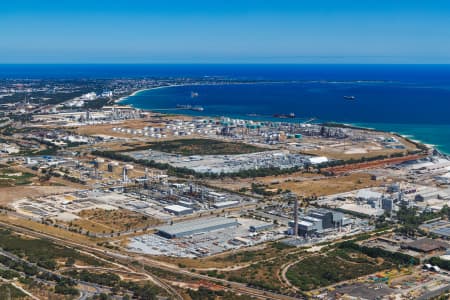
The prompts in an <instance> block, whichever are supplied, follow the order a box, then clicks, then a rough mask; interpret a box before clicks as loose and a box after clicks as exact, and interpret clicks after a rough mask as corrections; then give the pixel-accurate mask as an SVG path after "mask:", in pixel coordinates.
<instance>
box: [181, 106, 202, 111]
mask: <svg viewBox="0 0 450 300" xmlns="http://www.w3.org/2000/svg"><path fill="white" fill-rule="evenodd" d="M177 109H184V110H193V111H203V110H204V108H203V106H199V105H190V104H177Z"/></svg>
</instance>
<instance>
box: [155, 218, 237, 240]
mask: <svg viewBox="0 0 450 300" xmlns="http://www.w3.org/2000/svg"><path fill="white" fill-rule="evenodd" d="M239 225H240V224H239V223H238V221H237V220H236V219H234V218H224V217H218V218H210V219H197V220H193V221H186V222H181V223H176V224H173V225H166V226H162V227H159V228H157V230H158V234H159V235H161V236H163V237H166V238H169V239H173V238H179V237H184V236H189V235H193V234H197V233H202V232H210V231H213V230H218V229H223V228H229V227H236V226H239Z"/></svg>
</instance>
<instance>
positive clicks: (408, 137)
mask: <svg viewBox="0 0 450 300" xmlns="http://www.w3.org/2000/svg"><path fill="white" fill-rule="evenodd" d="M237 84H242V83H237ZM191 85H195V84H172V85H165V86H157V87H152V88H146V89H141V90H137V91H135V92H133V93H131V94H130V95H128V96H124V97H122V98H120V99H118V100H116V101H115V103H120V102H123V101H126V100H128V99H129V98H131V97H133V96H136V95H138V94H140V93H142V92H144V91H150V90H156V89H163V88H170V87H181V86H191ZM128 105H130V106H132V107H136V106H134V105H133V104H132V103H130V104H128ZM139 109H143V108H139ZM143 110H146V111H152V112H158V113H163V114H164V112H160V111H158V110H152V109H148V108H145V109H143ZM177 114H178V115H185V116H190V117H198V116H196V115H191V114H186V113H177ZM222 116H225V117H227V115H226V114H223V115H222ZM202 117H218V115H202ZM228 117H231V116H228ZM234 117H235V118H239V117H238V116H234ZM244 119H247V118H245V117H244ZM253 120H254V121H257V120H258V119H257V118H256V119H253ZM261 121H267V120H261ZM272 122H277V121H276V120H272ZM279 122H282V121H281V120H280V121H279ZM322 123H323V124H325V123H333V124H335V125H338V126H343V127H354V128H359V129H363V130H373V131H378V132H388V133H392V134H395V135H398V136H399V137H402V138H403V139H405V140H407V141H409V142H412V143H414V144H420V145H423V146H425V147H426V148H427V149H429V150H430V151H432V150H435V151H437V152H439V153H440V154H442V155H444V156H448V155H450V154H448V153H446V152H444V151H443V150H441V149H439V146H438V145H436V144H432V143H426V142H425V141H423V140H421V139H420V138H417V136H416V135H415V134H412V133H400V132H399V131H396V130H395V128H393V130H390V129H386V128H377V127H373V126H370V125H368V126H365V125H364V124H359V123H348V122H322ZM381 127H383V126H381Z"/></svg>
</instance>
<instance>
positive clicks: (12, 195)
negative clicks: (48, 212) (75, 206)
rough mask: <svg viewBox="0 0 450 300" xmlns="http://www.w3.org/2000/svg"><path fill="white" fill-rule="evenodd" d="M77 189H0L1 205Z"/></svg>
mask: <svg viewBox="0 0 450 300" xmlns="http://www.w3.org/2000/svg"><path fill="white" fill-rule="evenodd" d="M76 190H77V189H75V188H71V187H67V186H15V187H5V188H0V204H1V205H7V204H9V203H11V202H13V201H14V200H17V199H20V198H25V197H42V196H46V195H51V194H58V193H64V192H70V191H76Z"/></svg>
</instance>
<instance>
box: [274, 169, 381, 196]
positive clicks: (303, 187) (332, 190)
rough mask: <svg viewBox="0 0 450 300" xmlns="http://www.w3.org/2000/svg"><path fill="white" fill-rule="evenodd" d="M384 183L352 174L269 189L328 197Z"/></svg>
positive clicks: (279, 185) (362, 174)
mask: <svg viewBox="0 0 450 300" xmlns="http://www.w3.org/2000/svg"><path fill="white" fill-rule="evenodd" d="M381 184H383V181H380V180H372V178H371V175H369V174H366V173H352V174H350V175H347V176H339V177H323V178H318V179H312V180H311V179H309V180H307V181H296V180H290V181H284V182H280V183H278V184H271V185H269V186H268V187H269V188H271V189H272V188H273V189H283V190H290V191H292V192H294V193H296V194H298V195H304V196H313V195H315V196H326V195H332V194H337V193H344V192H348V191H352V190H356V189H362V188H368V187H375V186H380V185H381Z"/></svg>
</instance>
